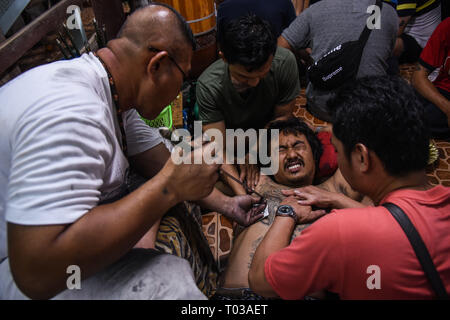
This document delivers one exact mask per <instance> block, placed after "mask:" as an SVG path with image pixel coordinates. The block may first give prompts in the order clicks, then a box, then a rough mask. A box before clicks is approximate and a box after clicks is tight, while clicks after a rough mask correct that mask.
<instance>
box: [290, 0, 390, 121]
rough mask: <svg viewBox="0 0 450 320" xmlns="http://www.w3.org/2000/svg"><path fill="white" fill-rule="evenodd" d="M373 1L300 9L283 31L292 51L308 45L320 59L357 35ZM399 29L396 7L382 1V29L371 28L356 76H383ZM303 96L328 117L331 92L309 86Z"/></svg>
mask: <svg viewBox="0 0 450 320" xmlns="http://www.w3.org/2000/svg"><path fill="white" fill-rule="evenodd" d="M375 3H376V1H375V0H322V1H319V2H318V3H315V4H314V5H312V6H310V7H309V8H308V9H307V10H305V11H303V12H302V13H301V14H300V15H299V16H298V17H297V18H296V19H295V20H294V21H293V22H292V24H291V25H290V26H289V28H287V29H285V30H284V31H283V33H282V36H283V38H285V39H286V40H287V42H288V43H289V44H290V45H291V47H292V48H294V49H295V50H298V49H302V48H306V47H310V48H311V49H312V54H311V57H312V58H313V59H314V60H318V59H320V58H321V57H322V56H323V55H324V54H325V53H327V52H328V51H330V50H331V49H333V48H335V47H336V46H337V45H339V44H341V43H343V42H347V41H354V40H357V39H358V38H359V36H360V35H361V32H362V31H363V29H364V27H365V26H366V23H367V20H368V18H369V17H370V15H371V13H372V12H370V13H367V9H368V7H369V6H371V5H374V4H375ZM397 30H398V17H397V13H396V11H395V9H394V8H393V7H391V6H390V5H388V4H386V3H384V4H383V8H382V10H381V28H380V29H373V30H372V32H371V34H370V37H369V40H368V41H367V44H366V47H365V49H364V53H363V56H362V59H361V64H360V68H359V72H358V75H357V77H358V78H361V77H364V76H376V75H385V74H386V69H387V62H386V61H387V59H388V58H389V57H390V56H391V53H392V50H393V49H394V45H395V40H396V35H397ZM306 95H307V98H308V106H309V109H310V111H311V112H312V113H313V114H314V115H315V116H317V117H319V118H322V119H323V120H327V121H329V120H330V117H329V112H328V110H327V108H326V102H327V101H328V100H329V99H330V97H331V96H332V95H333V93H332V92H331V93H330V92H323V91H319V90H317V89H314V88H313V87H312V85H311V84H310V85H308V88H307V91H306Z"/></svg>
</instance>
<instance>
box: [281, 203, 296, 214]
mask: <svg viewBox="0 0 450 320" xmlns="http://www.w3.org/2000/svg"><path fill="white" fill-rule="evenodd" d="M278 211H279V212H280V213H284V214H289V213H292V212H293V210H292V207H291V206H286V205H283V206H280V207H279V208H278Z"/></svg>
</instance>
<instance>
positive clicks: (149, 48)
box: [148, 46, 188, 82]
mask: <svg viewBox="0 0 450 320" xmlns="http://www.w3.org/2000/svg"><path fill="white" fill-rule="evenodd" d="M148 50H150V51H152V52H156V53H158V52H161V51H166V50H161V49H157V48H155V47H152V46H149V47H148ZM166 52H167V51H166ZM167 56H168V57H169V59H170V61H172V62H173V63H174V64H175V66H176V67H177V68H178V70H180V72H181V74H182V75H183V82H184V81H186V80H187V78H188V77H187V74H186V73H184V71H183V69H181V67H180V65H179V64H178V63H177V62H176V61H175V59H174V58H173V57H172V56H171V55H170V54H169V52H167Z"/></svg>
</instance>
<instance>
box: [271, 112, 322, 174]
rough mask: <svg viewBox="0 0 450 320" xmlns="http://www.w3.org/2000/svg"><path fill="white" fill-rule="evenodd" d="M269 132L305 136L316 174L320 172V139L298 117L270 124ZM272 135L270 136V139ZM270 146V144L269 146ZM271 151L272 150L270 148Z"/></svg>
mask: <svg viewBox="0 0 450 320" xmlns="http://www.w3.org/2000/svg"><path fill="white" fill-rule="evenodd" d="M268 130H269V132H270V130H279V131H280V134H281V133H282V134H284V135H288V134H294V135H298V134H303V135H304V136H305V137H306V140H308V143H309V145H310V147H311V150H312V153H313V158H314V163H315V165H316V173H317V171H318V170H319V162H320V157H321V156H322V152H323V149H322V143H321V142H320V140H319V138H317V135H316V133H315V132H314V131H313V130H312V129H311V128H310V127H309V126H308V125H307V124H306V123H305V122H303V121H302V120H300V119H299V118H296V117H290V118H288V119H286V120H276V121H272V122H271V123H269V126H268ZM270 136H271V135H270V134H269V135H268V137H269V139H270ZM269 145H270V144H269ZM269 150H270V148H269Z"/></svg>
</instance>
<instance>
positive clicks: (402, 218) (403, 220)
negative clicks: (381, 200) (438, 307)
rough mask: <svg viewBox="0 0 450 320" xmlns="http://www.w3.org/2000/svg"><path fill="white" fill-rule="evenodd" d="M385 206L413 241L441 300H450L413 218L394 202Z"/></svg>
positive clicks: (421, 262)
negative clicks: (413, 222) (412, 220)
mask: <svg viewBox="0 0 450 320" xmlns="http://www.w3.org/2000/svg"><path fill="white" fill-rule="evenodd" d="M383 207H385V208H386V209H388V210H389V212H390V213H391V214H392V216H393V217H394V218H395V220H397V222H398V223H399V224H400V226H401V227H402V229H403V231H404V232H405V234H406V236H407V237H408V240H409V242H410V243H411V245H412V247H413V249H414V252H415V253H416V256H417V258H418V259H419V262H420V265H421V266H422V268H423V270H424V271H425V275H426V276H427V278H428V280H429V281H430V284H431V287H432V288H433V290H434V292H435V293H436V295H437V298H438V299H440V300H448V298H449V297H448V294H447V291H446V290H445V287H444V283H443V282H442V279H441V277H440V276H439V273H438V272H437V270H436V267H435V265H434V263H433V260H432V259H431V257H430V253H429V252H428V250H427V247H426V245H425V243H424V242H423V240H422V238H421V237H420V234H419V233H418V232H417V230H416V228H415V227H414V225H413V224H412V222H411V220H410V219H409V218H408V216H407V215H406V214H405V212H404V211H403V210H402V209H401V208H399V207H398V206H397V205H395V204H393V203H385V204H383Z"/></svg>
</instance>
